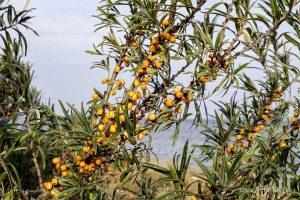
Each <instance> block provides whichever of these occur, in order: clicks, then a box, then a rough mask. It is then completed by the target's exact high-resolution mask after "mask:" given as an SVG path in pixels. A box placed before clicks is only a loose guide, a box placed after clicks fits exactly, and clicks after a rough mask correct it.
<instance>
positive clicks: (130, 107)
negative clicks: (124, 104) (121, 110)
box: [128, 102, 133, 110]
mask: <svg viewBox="0 0 300 200" xmlns="http://www.w3.org/2000/svg"><path fill="white" fill-rule="evenodd" d="M132 107H133V104H132V103H131V102H129V103H128V110H131V109H132Z"/></svg>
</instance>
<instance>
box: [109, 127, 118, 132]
mask: <svg viewBox="0 0 300 200" xmlns="http://www.w3.org/2000/svg"><path fill="white" fill-rule="evenodd" d="M109 132H110V133H116V132H117V128H116V126H115V125H110V127H109Z"/></svg>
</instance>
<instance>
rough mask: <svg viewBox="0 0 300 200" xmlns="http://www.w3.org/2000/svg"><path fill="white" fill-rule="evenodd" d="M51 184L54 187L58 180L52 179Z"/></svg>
mask: <svg viewBox="0 0 300 200" xmlns="http://www.w3.org/2000/svg"><path fill="white" fill-rule="evenodd" d="M51 184H52V185H54V186H55V185H58V180H57V178H52V179H51Z"/></svg>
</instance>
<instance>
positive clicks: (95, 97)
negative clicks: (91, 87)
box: [92, 93, 99, 101]
mask: <svg viewBox="0 0 300 200" xmlns="http://www.w3.org/2000/svg"><path fill="white" fill-rule="evenodd" d="M92 98H93V100H95V101H96V100H99V95H98V94H97V93H94V94H93V96H92Z"/></svg>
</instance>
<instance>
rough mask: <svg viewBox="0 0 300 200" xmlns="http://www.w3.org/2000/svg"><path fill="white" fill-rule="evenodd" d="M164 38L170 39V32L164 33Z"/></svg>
mask: <svg viewBox="0 0 300 200" xmlns="http://www.w3.org/2000/svg"><path fill="white" fill-rule="evenodd" d="M164 38H165V40H168V41H169V40H170V39H171V34H170V33H166V34H165V35H164Z"/></svg>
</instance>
